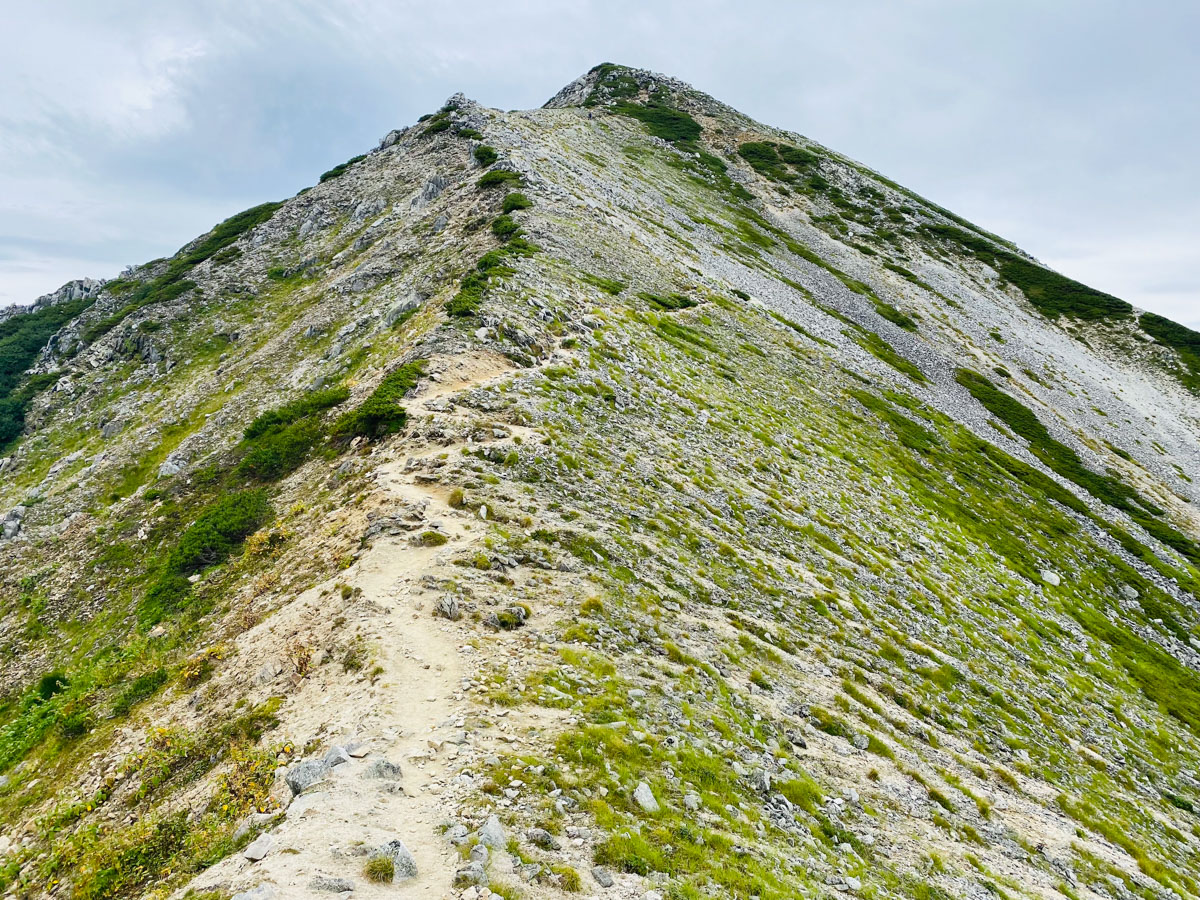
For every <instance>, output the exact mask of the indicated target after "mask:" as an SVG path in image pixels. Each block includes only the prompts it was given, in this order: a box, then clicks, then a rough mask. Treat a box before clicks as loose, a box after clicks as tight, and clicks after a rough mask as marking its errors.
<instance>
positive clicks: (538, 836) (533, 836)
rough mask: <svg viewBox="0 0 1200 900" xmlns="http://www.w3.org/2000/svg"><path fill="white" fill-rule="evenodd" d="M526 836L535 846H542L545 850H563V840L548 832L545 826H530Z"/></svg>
mask: <svg viewBox="0 0 1200 900" xmlns="http://www.w3.org/2000/svg"><path fill="white" fill-rule="evenodd" d="M525 837H527V838H529V843H531V844H533V845H534V846H535V847H541V848H542V849H543V850H561V849H562V841H560V840H559V839H558V838H556V837H555V836H554V835H552V834H551V833H550V832H548V831H547V830H546V829H545V828H530V829H529V830H528V831H527V832H525Z"/></svg>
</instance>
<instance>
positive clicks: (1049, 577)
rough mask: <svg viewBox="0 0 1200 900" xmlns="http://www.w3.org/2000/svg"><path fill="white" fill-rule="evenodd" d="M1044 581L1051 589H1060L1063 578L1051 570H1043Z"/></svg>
mask: <svg viewBox="0 0 1200 900" xmlns="http://www.w3.org/2000/svg"><path fill="white" fill-rule="evenodd" d="M1042 581H1044V582H1046V584H1048V585H1050V587H1058V586H1059V585H1060V584H1062V578H1061V577H1060V576H1059V574H1058V573H1057V572H1054V571H1052V570H1050V569H1043V570H1042Z"/></svg>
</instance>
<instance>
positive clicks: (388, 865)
mask: <svg viewBox="0 0 1200 900" xmlns="http://www.w3.org/2000/svg"><path fill="white" fill-rule="evenodd" d="M363 878H365V879H367V881H369V882H371V883H372V884H391V883H392V882H393V881H395V879H396V864H395V862H393V860H392V858H391V857H390V856H372V857H371V858H370V859H368V860H367V862H366V865H364V866H363Z"/></svg>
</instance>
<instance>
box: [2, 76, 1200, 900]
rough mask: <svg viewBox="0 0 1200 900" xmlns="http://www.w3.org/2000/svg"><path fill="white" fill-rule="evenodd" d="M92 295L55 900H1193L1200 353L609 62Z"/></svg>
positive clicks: (48, 719)
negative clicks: (440, 899)
mask: <svg viewBox="0 0 1200 900" xmlns="http://www.w3.org/2000/svg"><path fill="white" fill-rule="evenodd" d="M73 284H74V283H73ZM79 284H80V285H81V286H80V287H79V288H78V289H70V290H67V291H66V293H65V294H62V295H61V296H60V297H59V300H58V301H56V302H54V303H47V304H45V305H44V306H43V307H42V308H43V309H45V308H53V307H54V306H57V305H59V304H61V303H87V304H88V305H87V308H86V309H83V310H80V311H79V312H78V313H76V314H73V315H72V318H71V319H70V321H69V322H66V323H65V324H63V325H62V326H61V327H59V328H57V329H56V330H55V331H54V334H53V335H52V337H51V338H49V339H47V340H46V341H44V342H43V343H42V344H39V345H38V347H36V348H35V350H34V351H33V356H32V360H31V365H27V366H25V367H24V368H22V369H21V371H20V372H19V373H17V374H18V376H19V379H20V380H18V381H17V382H16V383H15V384H16V387H15V388H14V391H25V390H26V389H27V388H36V389H35V390H33V391H32V393H30V395H29V396H28V397H25V398H23V399H22V400H21V402H22V403H24V404H25V407H24V410H23V411H22V418H23V430H22V431H21V432H20V433H19V434H18V435H17V437H16V439H15V441H14V442H13V443H12V444H11V446H10V449H11V451H12V452H11V453H9V455H8V456H6V457H5V462H4V464H3V466H2V467H0V479H2V480H0V500H2V501H3V505H2V506H0V509H4V510H11V511H10V512H8V513H7V515H6V517H5V519H4V534H5V541H4V542H3V543H2V544H0V548H3V554H2V559H0V585H3V588H4V590H3V596H5V597H6V605H5V606H4V608H3V609H0V614H2V615H3V616H4V623H5V626H4V630H5V633H6V634H7V635H9V637H8V638H7V642H6V644H5V645H4V647H3V650H4V651H5V660H6V661H5V664H4V666H3V667H2V668H0V685H2V686H3V690H4V692H5V694H6V699H5V700H4V702H3V703H2V704H0V778H2V779H4V780H3V783H2V784H0V823H2V825H0V841H2V843H0V855H2V858H0V884H2V885H3V886H4V890H6V891H8V892H9V893H10V894H13V895H15V896H41V895H49V894H50V893H52V892H54V891H59V892H69V893H70V894H71V895H72V896H80V897H109V896H183V895H184V892H185V890H187V889H188V888H189V887H191V888H193V889H195V890H196V891H197V892H200V893H201V895H205V893H204V892H210V893H209V894H207V895H209V896H222V897H225V896H229V895H233V894H238V893H239V892H244V891H254V890H259V891H260V893H259V894H258V895H256V896H269V895H270V894H269V892H271V891H274V892H275V893H276V895H277V896H307V895H309V894H312V895H314V896H316V895H318V894H319V893H321V892H322V891H325V890H332V889H334V888H333V887H329V885H333V886H335V887H337V888H339V889H341V888H344V885H345V884H346V883H351V884H353V886H354V889H355V894H356V895H360V896H365V897H373V896H391V895H396V894H397V893H398V894H399V895H401V896H408V895H412V896H417V895H418V894H423V893H424V892H426V891H435V892H445V891H448V890H451V889H452V888H454V889H456V890H457V891H460V892H464V893H465V894H466V895H467V896H470V897H478V896H480V895H481V893H482V889H483V888H484V887H486V888H487V889H488V890H492V891H496V892H498V893H500V894H501V896H514V895H515V894H517V893H518V892H523V893H525V894H527V895H529V896H533V897H541V896H546V897H550V896H556V895H558V894H560V893H563V892H568V893H569V892H573V891H575V890H578V889H581V888H585V887H586V889H587V890H588V891H590V892H591V893H596V894H600V895H607V894H613V895H616V896H623V897H625V896H628V897H637V896H647V897H648V896H650V895H651V894H652V893H658V894H661V895H669V896H671V897H675V898H694V897H701V896H737V897H742V896H751V895H754V896H758V897H760V898H770V897H785V896H796V895H797V894H801V895H808V894H826V893H846V892H850V893H855V894H861V895H863V896H888V895H893V894H894V895H901V896H913V897H917V898H921V900H928V898H931V897H942V896H950V895H953V896H964V897H966V896H971V897H974V896H979V897H982V896H985V895H1000V896H1004V895H1010V896H1016V895H1029V896H1046V897H1049V896H1055V895H1063V896H1067V897H1070V898H1072V900H1076V898H1078V897H1084V896H1086V897H1089V898H1090V897H1113V898H1120V900H1125V898H1126V897H1128V896H1129V895H1131V894H1136V895H1141V896H1144V897H1151V896H1154V897H1160V896H1161V897H1166V896H1187V895H1190V894H1195V893H1196V882H1195V878H1196V877H1197V873H1196V868H1195V863H1194V859H1195V852H1194V851H1195V849H1196V845H1197V842H1198V840H1200V830H1198V828H1197V822H1196V820H1195V803H1197V802H1200V785H1198V783H1197V775H1196V760H1197V759H1198V758H1200V743H1198V741H1197V735H1196V730H1197V728H1200V675H1198V674H1197V670H1200V654H1198V653H1197V648H1198V647H1200V640H1198V638H1197V635H1198V634H1200V632H1198V631H1197V627H1198V623H1200V609H1198V607H1197V602H1198V600H1200V594H1198V590H1200V588H1198V585H1200V568H1198V567H1200V550H1198V549H1197V545H1196V538H1197V535H1200V516H1198V515H1197V512H1196V508H1195V505H1196V501H1197V493H1196V488H1195V487H1194V485H1193V482H1192V480H1191V476H1190V475H1189V474H1188V473H1189V472H1195V471H1200V420H1198V419H1197V416H1196V407H1195V397H1194V394H1193V393H1192V392H1191V389H1190V388H1189V377H1190V375H1189V373H1190V372H1191V369H1190V366H1191V363H1190V361H1189V357H1188V356H1187V355H1186V354H1187V353H1190V352H1191V349H1190V348H1191V346H1192V345H1191V343H1190V342H1191V340H1192V339H1191V338H1190V337H1189V336H1188V332H1187V330H1186V329H1182V330H1180V331H1177V330H1175V329H1178V328H1179V326H1173V323H1168V324H1167V325H1165V326H1164V325H1162V324H1161V323H1158V322H1157V321H1156V320H1154V319H1150V320H1146V319H1145V314H1140V313H1139V312H1138V311H1136V310H1134V309H1133V308H1132V307H1128V306H1127V305H1125V306H1122V305H1121V301H1116V302H1115V303H1114V302H1113V301H1114V300H1115V299H1116V298H1110V297H1109V295H1106V294H1103V293H1101V292H1096V291H1092V290H1091V289H1087V288H1085V287H1084V286H1082V285H1079V284H1078V283H1076V282H1073V281H1071V280H1070V279H1066V278H1064V277H1063V276H1061V275H1057V274H1056V273H1053V272H1051V271H1050V270H1048V269H1045V268H1044V267H1041V266H1040V264H1037V263H1036V261H1034V260H1032V258H1031V257H1028V256H1027V255H1026V254H1023V253H1021V252H1020V251H1018V250H1016V248H1014V247H1012V245H1011V244H1008V243H1007V242H1005V241H1003V240H1002V239H1000V238H997V237H995V236H992V235H989V234H987V233H986V232H982V231H980V230H978V229H976V228H975V227H974V226H971V225H970V224H969V223H965V222H964V221H963V220H961V219H959V218H958V217H957V216H954V214H953V213H950V212H949V211H946V210H942V209H941V208H940V207H937V206H935V205H933V204H930V203H928V202H927V201H924V200H922V199H921V198H919V197H917V196H916V195H915V194H913V193H912V192H909V191H907V190H906V189H904V188H902V187H900V186H899V185H896V184H894V183H892V182H890V181H888V180H887V179H886V178H884V177H883V176H879V175H877V174H875V173H872V172H870V170H867V169H865V167H862V166H861V165H859V164H857V163H855V162H853V161H851V160H848V159H846V158H845V157H842V156H840V155H838V154H836V153H834V152H833V151H829V150H827V149H826V148H824V147H821V146H820V145H819V144H816V143H815V142H812V141H810V140H808V139H807V138H802V137H800V136H798V135H792V134H790V133H786V132H781V131H778V130H776V129H772V128H770V127H769V126H764V125H761V124H759V123H756V122H753V121H751V120H749V119H748V118H746V117H744V116H742V115H741V114H740V113H737V112H736V111H734V110H731V109H730V108H729V107H726V106H724V105H723V104H720V103H719V102H718V101H715V100H713V99H712V98H710V97H708V96H707V95H704V94H701V93H699V92H697V91H695V90H694V89H693V88H691V87H690V86H688V85H685V84H683V83H682V82H678V81H675V80H673V79H669V78H666V77H664V76H659V75H656V74H654V73H649V72H645V71H643V70H635V69H628V68H625V67H620V66H614V65H612V64H602V65H601V66H597V67H596V68H594V69H593V70H591V71H590V72H588V73H585V75H584V76H581V78H580V79H577V80H576V81H575V82H572V83H571V84H569V85H567V86H566V87H564V88H563V89H562V90H561V91H559V93H558V94H556V95H555V97H554V98H551V100H550V101H548V102H547V104H546V105H545V106H544V107H543V108H541V109H539V110H527V111H519V112H514V113H505V112H501V111H499V110H491V109H487V108H485V107H482V106H479V105H478V104H476V103H474V102H472V101H469V100H467V99H466V98H465V97H463V96H461V95H455V96H454V97H451V98H450V100H449V101H448V102H447V103H446V104H444V105H443V106H442V107H441V108H440V109H438V110H437V111H435V112H433V113H431V114H430V115H428V116H426V117H423V119H422V120H421V121H419V122H418V123H416V124H414V125H413V126H410V127H408V128H405V129H400V130H396V131H393V132H390V133H389V134H388V135H387V136H385V137H384V138H383V140H381V141H380V144H379V146H378V147H377V148H376V149H375V150H373V151H371V152H369V153H367V154H365V155H364V156H362V157H355V158H353V159H352V160H349V161H348V162H347V163H346V164H343V165H342V166H338V167H335V168H334V169H332V170H330V171H329V172H327V173H325V175H324V176H322V178H321V181H320V182H319V183H318V184H317V185H315V186H314V187H312V188H311V189H307V190H305V191H303V192H301V193H300V194H298V195H297V196H296V197H293V198H290V199H289V200H287V201H284V202H282V203H280V204H265V205H263V206H259V207H254V208H253V209H251V210H247V211H246V212H245V213H242V214H239V215H238V216H234V217H231V218H230V219H229V220H226V222H224V223H221V224H220V225H218V226H217V228H215V229H213V230H212V231H210V232H209V233H207V234H205V235H201V236H199V237H198V238H197V239H195V240H194V241H192V242H190V243H189V244H188V245H186V246H185V247H184V248H182V249H181V250H180V251H179V253H177V254H176V255H175V256H173V257H171V258H169V259H164V260H156V261H154V262H153V263H149V264H147V265H145V266H141V267H137V268H135V269H133V270H131V271H129V272H127V273H125V274H123V276H122V277H121V278H120V279H115V280H113V281H109V282H104V283H88V282H81V283H79ZM68 287H69V286H68ZM84 288H86V289H87V290H86V291H85V290H84ZM73 294H74V296H72V295H73ZM64 308H66V307H64ZM32 312H36V310H31V311H30V312H25V313H10V314H9V315H8V316H7V317H6V318H5V319H0V328H5V327H8V328H9V329H10V330H11V333H12V334H16V333H17V331H18V330H19V328H20V327H23V326H18V327H17V328H13V326H12V325H11V324H9V325H8V326H6V324H5V323H13V322H24V321H27V320H23V319H20V318H19V317H20V316H23V315H30V313H32ZM1164 321H1165V320H1164ZM1172 326H1173V327H1172ZM1147 328H1149V329H1150V330H1147ZM9 333H10V332H4V334H5V335H7V334H9ZM0 339H2V338H0ZM25 343H26V345H28V344H32V343H33V341H32V339H31V340H30V341H26V342H25ZM22 352H23V353H25V354H26V356H29V351H28V349H27V348H26V349H22ZM26 356H20V357H19V358H16V361H15V362H14V363H12V365H18V364H20V363H22V362H24V360H25V358H26ZM30 370H31V371H33V372H34V373H35V374H34V376H33V377H32V378H31V377H27V376H26V375H25V372H26V371H30ZM13 396H16V394H15V393H14V394H13ZM6 452H8V451H6ZM18 510H19V513H18V512H17V511H18ZM421 695H426V696H421ZM356 754H358V755H356ZM364 754H365V756H364ZM381 773H382V774H381ZM51 784H53V785H54V787H53V789H51V787H50V785H51ZM493 817H494V818H493ZM439 826H445V828H446V831H445V836H444V837H443V836H442V835H441V834H439ZM498 834H499V835H500V836H498ZM395 841H399V842H401V848H397V847H395V846H393V842H395ZM666 847H670V848H671V850H670V852H667V851H666V850H665V849H664V848H666ZM485 848H486V849H485ZM460 857H461V858H460ZM377 860H379V861H378V862H377ZM410 863H411V866H412V867H413V868H415V869H416V870H417V874H416V875H415V876H414V877H413V878H409V879H402V878H399V877H398V876H400V875H402V874H404V873H407V871H408V869H409V867H410ZM389 865H390V866H391V869H390V872H391V876H390V877H389V878H387V879H386V880H389V881H390V880H392V879H393V878H396V879H397V880H396V884H394V885H386V886H381V885H378V884H376V883H375V882H374V881H372V880H371V879H372V878H374V877H376V876H377V875H378V876H381V877H382V875H383V874H384V873H385V872H386V871H387V870H388V866H389ZM594 868H595V869H596V871H595V872H593V869H594ZM372 872H374V874H372ZM322 879H324V880H322ZM606 884H611V885H612V886H611V887H607V886H606ZM320 885H326V887H321V886H320ZM455 886H456V887H455ZM212 892H215V893H212Z"/></svg>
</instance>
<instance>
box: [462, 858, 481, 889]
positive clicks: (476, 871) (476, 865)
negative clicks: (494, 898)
mask: <svg viewBox="0 0 1200 900" xmlns="http://www.w3.org/2000/svg"><path fill="white" fill-rule="evenodd" d="M487 883H488V875H487V870H486V869H485V868H484V867H483V863H481V862H480V861H479V860H473V861H471V862H469V863H467V864H466V865H465V866H463V867H462V868H461V869H459V870H458V871H457V872H455V873H454V884H455V886H456V887H467V886H469V885H486V884H487Z"/></svg>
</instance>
